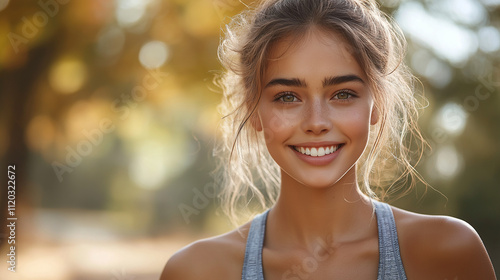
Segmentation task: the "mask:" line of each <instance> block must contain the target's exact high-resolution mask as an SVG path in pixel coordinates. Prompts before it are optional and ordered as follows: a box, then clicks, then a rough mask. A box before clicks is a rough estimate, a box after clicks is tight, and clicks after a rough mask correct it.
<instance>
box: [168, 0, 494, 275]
mask: <svg viewBox="0 0 500 280" xmlns="http://www.w3.org/2000/svg"><path fill="white" fill-rule="evenodd" d="M396 31H397V29H395V28H394V27H393V25H392V24H391V23H390V21H389V20H388V19H387V18H386V17H385V16H384V15H383V14H382V13H381V12H380V11H379V10H378V8H377V6H376V4H375V1H374V0H307V1H306V0H269V1H263V2H262V3H261V4H260V5H259V7H257V8H256V9H255V10H251V11H248V12H245V13H243V14H241V15H240V16H239V17H237V18H235V20H234V21H233V23H232V25H231V27H230V28H229V30H228V32H227V37H226V38H225V40H224V41H223V42H222V44H221V47H220V52H219V54H220V57H221V60H222V62H223V64H224V65H225V67H226V69H227V72H226V74H225V76H224V78H223V80H222V81H223V88H224V96H225V98H224V101H223V106H222V108H223V109H226V112H228V117H227V118H226V121H228V122H227V126H225V132H226V133H225V134H224V136H225V137H224V139H226V140H227V143H226V145H225V146H223V149H222V151H227V152H228V153H230V155H229V158H226V160H227V159H229V160H230V163H229V164H228V166H226V168H225V170H226V172H227V174H226V175H225V178H226V180H225V193H224V196H223V197H224V199H225V201H228V202H229V213H234V211H233V210H234V205H235V204H236V203H237V202H238V201H241V200H242V197H243V198H244V197H245V196H244V195H247V194H248V193H252V196H253V197H255V198H257V199H258V200H260V201H261V202H262V203H265V201H266V200H269V197H270V200H271V201H272V202H273V205H272V207H271V208H270V209H268V210H267V211H265V212H264V213H262V214H260V215H258V216H257V217H255V218H254V220H253V221H252V222H251V223H247V224H245V225H243V226H241V227H240V228H238V229H237V230H235V231H232V232H229V233H227V234H224V235H221V236H218V237H214V238H210V239H206V240H201V241H198V242H195V243H193V244H191V245H189V246H187V247H186V248H184V249H182V250H180V251H179V252H177V253H176V254H175V255H174V256H172V258H171V259H170V260H169V261H168V263H167V264H166V267H165V269H164V271H163V274H162V277H161V279H170V280H174V279H183V280H186V279H217V280H219V279H234V280H236V279H244V280H250V279H255V280H263V279H266V280H271V279H295V280H296V279H349V280H352V279H426V280H429V279H440V280H444V279H450V280H451V279H459V280H465V279H484V280H489V279H495V274H494V271H493V267H492V265H491V261H490V259H489V257H488V254H487V252H486V250H485V248H484V246H483V243H482V242H481V239H480V238H479V236H478V234H477V233H476V232H475V231H474V229H473V228H472V227H471V226H469V225H468V224H467V223H465V222H463V221H461V220H458V219H455V218H451V217H442V216H427V215H420V214H416V213H411V212H407V211H404V210H401V209H398V208H395V207H391V206H389V205H387V204H385V203H382V202H379V201H378V200H377V199H376V197H377V196H376V195H375V193H374V191H372V189H371V187H377V188H378V189H381V188H382V187H384V186H385V185H388V186H389V188H390V187H392V186H393V185H394V183H393V182H396V181H401V180H400V179H401V178H405V177H407V176H410V179H411V178H418V175H417V174H416V173H415V171H414V169H413V167H412V166H411V164H410V159H409V158H410V156H409V154H410V152H411V151H409V150H408V148H406V147H405V146H404V145H403V144H404V143H406V142H407V141H406V139H407V137H409V136H410V137H412V138H413V140H414V141H415V139H416V140H421V141H422V139H421V136H420V134H419V132H418V130H417V128H416V123H415V122H416V111H417V108H418V104H417V102H416V99H415V97H414V93H413V92H412V84H411V75H410V74H409V73H408V71H407V69H406V68H405V67H404V65H403V64H402V58H403V49H404V44H403V42H404V40H403V39H402V36H401V35H400V33H398V32H396ZM235 139H236V140H235ZM231 141H234V142H231ZM271 158H272V159H271ZM401 170H403V172H402V173H401V172H400V173H397V171H401ZM256 177H257V178H256ZM257 181H258V182H259V183H255V182H257ZM384 184H385V185H384ZM257 185H260V186H265V187H266V188H267V192H266V195H263V194H262V193H261V192H260V189H259V188H258V187H257ZM273 186H277V188H273ZM276 190H277V191H276ZM274 192H276V193H279V195H278V196H277V198H276V200H275V201H273V198H274V196H273V193H274ZM382 194H383V193H382ZM265 196H268V198H267V199H266V198H265Z"/></svg>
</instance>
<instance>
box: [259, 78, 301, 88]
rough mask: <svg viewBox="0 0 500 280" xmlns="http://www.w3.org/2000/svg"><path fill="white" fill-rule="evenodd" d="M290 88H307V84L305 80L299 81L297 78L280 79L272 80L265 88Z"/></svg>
mask: <svg viewBox="0 0 500 280" xmlns="http://www.w3.org/2000/svg"><path fill="white" fill-rule="evenodd" d="M277 85H279V86H290V87H302V88H304V87H307V84H306V82H305V81H304V80H301V79H297V78H292V79H285V78H278V79H272V80H271V81H270V82H269V83H267V85H266V86H265V88H268V87H272V86H277Z"/></svg>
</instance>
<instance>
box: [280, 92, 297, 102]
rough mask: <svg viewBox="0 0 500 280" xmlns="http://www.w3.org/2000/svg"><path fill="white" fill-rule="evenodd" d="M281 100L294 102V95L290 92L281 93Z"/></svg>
mask: <svg viewBox="0 0 500 280" xmlns="http://www.w3.org/2000/svg"><path fill="white" fill-rule="evenodd" d="M281 100H282V101H283V102H294V101H295V96H293V95H291V94H286V95H283V96H282V97H281Z"/></svg>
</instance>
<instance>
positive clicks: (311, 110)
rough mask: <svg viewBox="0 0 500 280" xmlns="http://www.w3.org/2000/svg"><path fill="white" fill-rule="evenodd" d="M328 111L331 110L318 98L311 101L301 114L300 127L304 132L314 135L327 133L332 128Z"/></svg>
mask: <svg viewBox="0 0 500 280" xmlns="http://www.w3.org/2000/svg"><path fill="white" fill-rule="evenodd" d="M330 110H331V108H329V106H328V103H327V102H325V101H324V100H321V99H319V98H317V99H315V100H312V101H311V102H310V103H309V105H308V106H306V107H305V112H304V114H303V121H302V126H303V129H304V131H305V132H306V133H309V134H316V135H319V134H322V133H326V132H328V131H329V130H330V129H331V128H332V122H331V119H330V117H331V116H330V114H331V112H330Z"/></svg>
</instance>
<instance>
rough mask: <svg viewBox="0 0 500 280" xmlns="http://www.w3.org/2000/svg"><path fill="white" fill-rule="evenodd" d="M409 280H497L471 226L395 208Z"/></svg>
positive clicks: (449, 218)
mask: <svg viewBox="0 0 500 280" xmlns="http://www.w3.org/2000/svg"><path fill="white" fill-rule="evenodd" d="M393 213H394V218H395V220H396V227H397V230H398V238H399V242H400V248H401V257H402V259H403V263H404V267H405V270H406V272H407V275H408V278H410V279H411V278H413V279H441V280H443V279H460V280H462V279H496V278H495V273H494V271H493V266H492V264H491V261H490V258H489V256H488V253H487V252H486V248H485V247H484V245H483V242H482V241H481V238H480V237H479V235H478V233H477V232H476V231H475V230H474V228H473V227H472V226H471V225H469V224H468V223H466V222H464V221H462V220H460V219H457V218H453V217H449V216H431V215H421V214H416V213H412V212H408V211H404V210H401V209H399V208H396V207H393Z"/></svg>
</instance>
